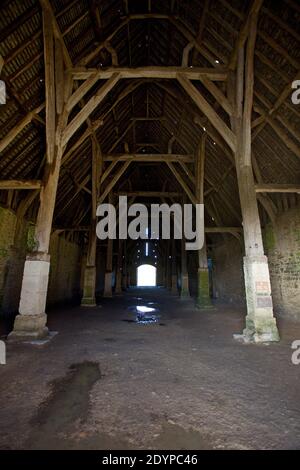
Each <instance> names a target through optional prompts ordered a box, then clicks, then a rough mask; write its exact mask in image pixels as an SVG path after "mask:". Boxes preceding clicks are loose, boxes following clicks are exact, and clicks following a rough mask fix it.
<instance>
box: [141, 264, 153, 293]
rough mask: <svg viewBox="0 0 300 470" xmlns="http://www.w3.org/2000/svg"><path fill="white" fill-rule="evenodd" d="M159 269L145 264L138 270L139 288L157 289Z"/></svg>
mask: <svg viewBox="0 0 300 470" xmlns="http://www.w3.org/2000/svg"><path fill="white" fill-rule="evenodd" d="M156 271H157V269H156V268H155V267H154V266H151V264H143V265H142V266H140V267H139V268H138V269H137V286H138V287H156Z"/></svg>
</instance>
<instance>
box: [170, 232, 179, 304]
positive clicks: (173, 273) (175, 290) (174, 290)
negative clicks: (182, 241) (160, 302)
mask: <svg viewBox="0 0 300 470" xmlns="http://www.w3.org/2000/svg"><path fill="white" fill-rule="evenodd" d="M171 293H172V294H175V295H178V286H177V262H176V242H175V239H174V238H173V240H172V260H171Z"/></svg>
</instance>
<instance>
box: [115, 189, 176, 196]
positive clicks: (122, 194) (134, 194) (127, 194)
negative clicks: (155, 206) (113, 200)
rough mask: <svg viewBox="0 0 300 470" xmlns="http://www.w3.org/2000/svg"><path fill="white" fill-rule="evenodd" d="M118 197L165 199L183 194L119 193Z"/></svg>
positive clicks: (163, 192) (154, 192)
mask: <svg viewBox="0 0 300 470" xmlns="http://www.w3.org/2000/svg"><path fill="white" fill-rule="evenodd" d="M117 195H118V196H128V197H153V198H164V197H181V196H182V194H181V193H178V192H170V191H169V192H168V191H119V192H118V193H117Z"/></svg>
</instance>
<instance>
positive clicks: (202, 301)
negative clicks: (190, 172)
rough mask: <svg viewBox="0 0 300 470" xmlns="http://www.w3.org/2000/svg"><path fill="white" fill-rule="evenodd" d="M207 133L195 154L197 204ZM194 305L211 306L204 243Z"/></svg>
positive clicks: (201, 197) (201, 194)
mask: <svg viewBox="0 0 300 470" xmlns="http://www.w3.org/2000/svg"><path fill="white" fill-rule="evenodd" d="M206 138H207V135H206V133H205V132H204V133H203V134H202V137H201V142H200V145H199V147H198V149H197V156H196V199H197V204H204V176H205V156H206V152H205V147H206ZM196 305H197V307H199V308H211V307H212V303H211V298H210V288H209V270H208V261H207V249H206V243H205V240H204V245H203V247H202V249H201V250H199V251H198V273H197V299H196Z"/></svg>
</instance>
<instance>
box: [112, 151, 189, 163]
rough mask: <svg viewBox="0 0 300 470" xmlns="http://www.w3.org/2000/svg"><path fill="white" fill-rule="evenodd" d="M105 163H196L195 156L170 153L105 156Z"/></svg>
mask: <svg viewBox="0 0 300 470" xmlns="http://www.w3.org/2000/svg"><path fill="white" fill-rule="evenodd" d="M104 161H105V162H115V161H117V162H126V161H130V162H133V163H139V162H151V163H155V162H166V163H167V162H185V163H192V162H193V161H194V155H192V154H190V155H185V154H184V155H179V154H169V153H157V154H156V153H150V154H148V153H140V154H132V153H124V154H116V155H104Z"/></svg>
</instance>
